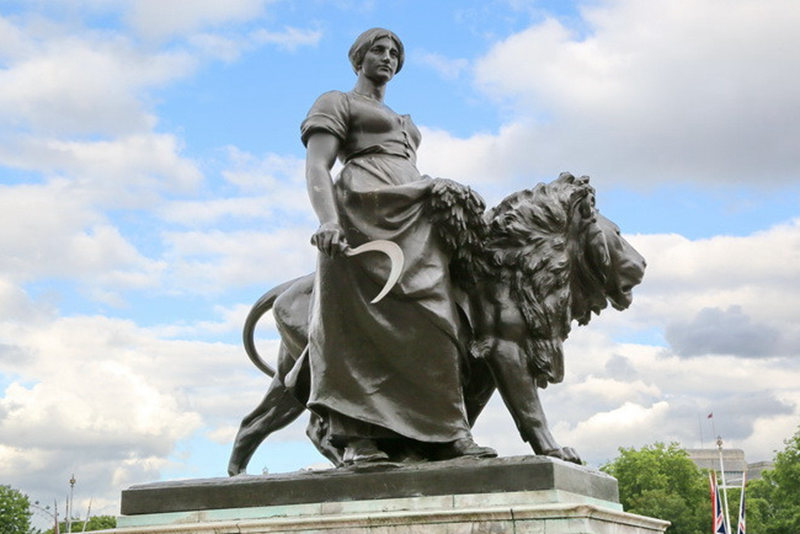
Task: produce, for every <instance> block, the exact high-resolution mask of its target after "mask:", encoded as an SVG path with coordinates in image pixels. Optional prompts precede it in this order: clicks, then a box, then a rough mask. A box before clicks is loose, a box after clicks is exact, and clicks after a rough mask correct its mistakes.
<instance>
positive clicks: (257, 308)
mask: <svg viewBox="0 0 800 534" xmlns="http://www.w3.org/2000/svg"><path fill="white" fill-rule="evenodd" d="M297 280H299V278H295V279H294V280H289V281H288V282H284V283H282V284H281V285H279V286H276V287H273V288H272V289H270V290H269V291H267V292H266V293H264V294H263V295H261V298H260V299H258V300H257V301H256V303H255V304H253V307H252V308H250V313H248V314H247V318H246V319H245V320H244V328H243V329H242V342H243V343H244V350H245V352H246V353H247V356H248V357H249V358H250V361H251V362H253V364H254V365H255V366H256V367H258V368H259V370H261V371H262V372H263V373H264V374H266V375H267V376H269V377H273V376H275V369H273V368H272V366H271V365H270V364H268V363H267V362H265V361H264V359H263V358H262V357H261V355H260V354H259V353H258V349H256V342H255V331H256V324H258V321H259V320H260V319H261V317H263V316H264V314H265V313H267V312H268V311H269V310H271V309H272V306H273V304H275V299H277V298H278V297H279V296H280V295H281V294H283V293H284V292H285V291H286V290H287V289H289V288H290V287H291V286H292V284H294V283H295V282H296V281H297Z"/></svg>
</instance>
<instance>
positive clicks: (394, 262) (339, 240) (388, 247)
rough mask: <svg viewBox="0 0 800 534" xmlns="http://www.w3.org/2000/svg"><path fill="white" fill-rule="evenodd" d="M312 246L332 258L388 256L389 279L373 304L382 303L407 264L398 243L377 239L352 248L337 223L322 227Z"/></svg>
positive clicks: (316, 234)
mask: <svg viewBox="0 0 800 534" xmlns="http://www.w3.org/2000/svg"><path fill="white" fill-rule="evenodd" d="M311 244H312V245H314V246H316V247H317V248H318V249H319V250H320V251H322V252H323V253H324V254H327V255H329V256H332V257H335V256H337V255H338V254H344V255H345V256H348V257H352V256H358V255H359V254H364V253H365V252H382V253H383V254H386V256H388V257H389V262H390V265H391V267H390V269H389V277H388V278H387V279H386V283H385V284H384V286H383V289H381V291H380V293H378V294H377V295H376V296H375V298H373V299H372V300H371V301H370V303H372V304H376V303H378V302H380V300H381V299H382V298H383V297H385V296H386V295H387V294H388V293H389V291H390V290H391V289H392V288H393V287H394V285H395V284H396V283H397V281H398V280H399V279H400V275H402V274H403V266H404V264H405V256H404V254H403V249H401V248H400V247H399V246H398V245H397V243H394V242H392V241H388V240H386V239H376V240H374V241H368V242H367V243H364V244H363V245H359V246H357V247H356V248H350V245H348V244H347V240H346V239H345V238H344V233H343V232H342V230H341V228H340V227H339V225H338V224H335V223H328V224H323V225H322V226H320V229H319V230H318V231H317V232H316V233H315V234H314V235H313V236H311Z"/></svg>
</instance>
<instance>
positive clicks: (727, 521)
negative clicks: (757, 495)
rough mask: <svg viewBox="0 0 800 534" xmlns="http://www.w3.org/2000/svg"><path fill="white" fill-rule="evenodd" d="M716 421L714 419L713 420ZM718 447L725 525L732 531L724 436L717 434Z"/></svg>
mask: <svg viewBox="0 0 800 534" xmlns="http://www.w3.org/2000/svg"><path fill="white" fill-rule="evenodd" d="M711 421H712V422H713V421H714V420H713V419H712V420H711ZM717 448H718V450H719V472H720V473H721V474H722V497H723V501H724V505H725V517H724V519H725V525H727V527H728V532H730V531H731V520H730V513H729V512H728V484H727V483H726V482H725V464H723V463H722V436H717Z"/></svg>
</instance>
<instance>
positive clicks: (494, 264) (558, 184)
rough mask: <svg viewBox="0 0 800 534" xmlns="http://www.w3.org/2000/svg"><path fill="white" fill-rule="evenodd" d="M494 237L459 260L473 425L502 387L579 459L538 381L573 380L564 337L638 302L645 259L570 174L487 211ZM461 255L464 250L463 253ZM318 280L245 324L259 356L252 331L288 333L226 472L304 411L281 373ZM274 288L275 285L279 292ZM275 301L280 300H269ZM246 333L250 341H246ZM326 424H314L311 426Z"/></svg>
mask: <svg viewBox="0 0 800 534" xmlns="http://www.w3.org/2000/svg"><path fill="white" fill-rule="evenodd" d="M484 224H485V225H486V226H485V227H484V228H481V229H480V230H481V231H479V232H475V235H482V236H485V241H484V242H483V243H481V244H480V250H470V251H467V252H466V253H464V254H461V256H462V257H467V258H470V259H471V260H470V261H473V262H474V263H475V265H473V268H471V269H467V271H469V274H470V276H471V278H472V279H471V280H469V281H465V284H464V285H465V288H464V289H465V290H466V291H467V292H468V294H469V295H470V299H469V300H470V305H469V308H470V309H469V310H465V315H466V316H467V317H469V322H470V323H471V324H470V327H471V328H470V329H469V330H470V331H471V340H470V341H471V346H472V350H471V354H472V358H471V359H470V361H471V364H470V365H471V366H472V367H473V369H472V372H471V373H468V374H469V375H470V376H471V378H470V382H469V383H465V384H464V385H463V386H464V397H465V404H466V408H467V412H468V417H469V420H470V423H473V422H474V420H475V418H476V417H477V416H478V414H479V413H480V411H481V410H482V409H483V407H484V406H485V405H486V403H487V402H488V400H489V397H490V396H491V394H492V393H493V391H494V389H495V387H496V388H497V389H498V390H499V391H500V394H501V396H502V397H503V400H504V402H505V403H506V406H507V407H508V409H509V411H510V412H511V414H512V416H513V418H514V421H515V422H516V424H517V427H518V429H519V432H520V434H521V436H522V438H523V439H524V440H525V441H528V442H529V443H530V444H531V446H532V448H533V450H534V451H535V452H536V453H537V454H547V455H551V456H557V457H560V458H563V459H566V460H570V461H575V462H578V461H580V459H579V457H578V455H577V454H576V453H575V451H574V450H572V449H571V448H561V447H559V445H558V444H557V443H556V441H555V439H554V438H553V436H552V434H551V433H550V431H549V428H548V425H547V422H546V419H545V415H544V411H543V409H542V407H541V404H540V402H539V397H538V388H542V387H546V385H547V384H548V383H556V382H560V381H561V380H562V379H563V377H564V358H563V342H564V340H565V339H566V338H567V335H568V334H569V331H570V326H571V322H572V321H573V320H576V321H578V322H579V323H580V324H586V323H587V322H588V321H589V319H590V317H591V313H592V312H594V313H599V312H600V310H602V309H603V308H605V306H606V303H607V300H608V301H611V303H612V304H613V305H614V307H615V308H617V309H624V308H626V307H627V306H628V305H629V304H630V301H631V296H630V289H631V288H632V287H633V286H635V285H636V284H638V283H639V282H640V281H641V278H642V275H643V273H644V260H643V258H642V257H641V256H640V255H639V254H638V253H637V252H636V251H635V250H634V249H633V247H631V246H630V244H628V243H627V242H626V241H625V240H624V239H623V238H622V237H621V236H620V235H619V230H618V229H617V228H616V226H615V225H614V224H613V223H612V222H611V221H609V220H608V219H605V217H603V216H602V215H600V214H599V213H597V211H596V209H595V208H594V190H593V189H592V187H591V186H589V183H588V178H580V179H576V178H574V177H573V176H572V175H569V174H566V173H565V174H562V176H560V177H559V179H558V180H555V181H553V182H551V183H550V184H540V185H538V186H537V187H536V188H534V189H530V190H524V191H520V192H518V193H515V194H513V195H510V196H509V197H507V198H506V199H505V200H504V201H503V202H501V203H500V204H499V205H498V206H497V207H495V208H493V209H492V210H490V211H489V212H488V213H487V214H486V215H485V217H484ZM456 256H458V254H456ZM312 285H313V277H311V276H306V277H303V278H299V279H297V280H296V281H294V283H293V284H289V285H288V286H287V285H283V286H280V288H281V291H278V292H277V293H279V294H275V293H273V294H272V296H271V297H270V298H267V297H268V296H269V295H270V293H269V292H268V293H267V294H266V295H265V296H264V297H262V298H261V299H260V300H259V303H261V305H260V306H259V305H258V304H257V305H256V306H254V308H253V310H252V311H251V313H250V315H249V316H248V321H247V323H246V327H245V345H246V347H247V348H248V353H249V354H250V356H251V358H253V359H254V361H260V358H258V356H257V354H253V353H250V349H251V348H252V349H253V351H254V347H253V346H252V330H253V328H254V327H255V322H256V321H257V320H258V318H260V317H261V315H263V313H266V311H267V309H266V308H268V306H267V305H264V304H263V303H264V302H267V303H270V302H272V303H274V304H273V306H272V307H273V311H274V314H275V318H276V323H277V324H278V328H279V331H280V333H281V336H282V343H281V349H280V353H279V362H278V367H279V373H278V376H277V377H276V378H275V379H274V380H273V383H272V385H271V386H270V390H269V392H268V393H267V396H266V397H265V398H264V400H263V401H262V403H261V405H259V407H258V408H257V409H256V410H255V411H254V412H253V413H251V414H250V415H248V416H247V417H246V418H245V419H244V421H243V422H242V427H241V429H240V431H239V435H237V439H236V443H235V444H234V450H233V453H232V455H231V462H230V464H229V472H230V473H231V474H237V473H239V472H242V471H243V470H244V468H245V466H246V464H247V461H248V460H249V458H250V456H251V455H252V453H253V452H254V451H255V448H256V447H257V446H258V444H259V443H260V442H261V441H262V440H263V439H264V438H266V436H267V435H269V434H270V433H272V432H274V431H275V430H277V429H279V428H282V427H283V426H285V425H286V424H288V422H290V421H291V420H293V419H294V418H296V417H297V416H298V415H299V414H300V413H301V412H302V410H303V407H302V404H300V403H299V402H297V401H296V400H295V401H294V402H292V400H291V399H289V396H288V394H287V392H286V388H285V386H284V385H283V382H282V378H283V376H284V375H285V373H286V372H287V369H288V368H290V367H291V365H292V363H293V362H294V361H295V360H296V359H297V358H298V357H299V356H300V351H302V346H303V341H304V340H305V339H306V337H304V336H307V332H308V327H307V320H308V306H309V303H310V293H311V288H312ZM276 289H277V288H276ZM270 299H271V300H270ZM248 339H249V346H248ZM314 423H318V421H316V420H314V421H312V427H313V424H314ZM309 434H310V437H311V438H312V441H315V444H316V445H317V447H318V448H319V449H320V451H321V452H322V453H323V454H325V455H326V456H327V457H328V458H330V459H331V460H332V461H334V463H337V461H338V460H339V453H338V451H337V450H335V449H331V448H330V446H329V445H327V444H326V443H320V442H319V439H318V438H315V436H318V435H319V434H317V433H316V432H309Z"/></svg>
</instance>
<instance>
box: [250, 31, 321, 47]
mask: <svg viewBox="0 0 800 534" xmlns="http://www.w3.org/2000/svg"><path fill="white" fill-rule="evenodd" d="M321 38H322V32H321V31H319V30H304V29H300V28H292V27H290V26H287V27H286V28H284V29H283V31H280V32H274V31H269V30H265V29H263V28H261V29H258V30H256V31H254V32H253V33H251V34H250V39H251V40H252V41H253V42H254V43H255V44H274V45H277V46H278V47H279V48H284V49H286V50H289V51H294V50H296V49H297V48H298V47H300V46H314V45H316V44H317V43H319V40H320V39H321Z"/></svg>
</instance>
